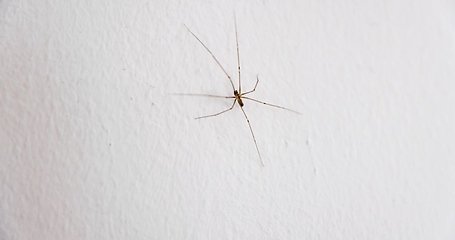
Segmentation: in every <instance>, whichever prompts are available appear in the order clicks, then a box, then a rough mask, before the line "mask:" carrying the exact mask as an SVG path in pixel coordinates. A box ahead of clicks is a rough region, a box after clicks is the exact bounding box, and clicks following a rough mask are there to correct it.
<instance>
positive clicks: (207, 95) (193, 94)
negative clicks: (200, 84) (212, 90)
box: [172, 93, 235, 98]
mask: <svg viewBox="0 0 455 240" xmlns="http://www.w3.org/2000/svg"><path fill="white" fill-rule="evenodd" d="M172 95H180V96H198V97H215V98H235V97H234V96H220V95H212V94H202V93H172Z"/></svg>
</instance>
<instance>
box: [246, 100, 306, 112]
mask: <svg viewBox="0 0 455 240" xmlns="http://www.w3.org/2000/svg"><path fill="white" fill-rule="evenodd" d="M242 98H244V99H248V100H251V101H255V102H258V103H262V104H264V105H267V106H271V107H276V108H281V109H284V110H288V111H291V112H294V113H298V114H301V113H299V112H297V111H294V110H292V109H289V108H285V107H282V106H278V105H274V104H270V103H266V102H262V101H259V100H256V99H254V98H249V97H242Z"/></svg>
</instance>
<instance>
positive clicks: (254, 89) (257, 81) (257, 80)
mask: <svg viewBox="0 0 455 240" xmlns="http://www.w3.org/2000/svg"><path fill="white" fill-rule="evenodd" d="M258 83H259V77H258V75H256V84H255V85H254V88H253V90H251V91H248V92H246V93H242V97H243V95H247V94H249V93H252V92H254V91H256V87H257V86H258Z"/></svg>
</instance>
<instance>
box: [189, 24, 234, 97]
mask: <svg viewBox="0 0 455 240" xmlns="http://www.w3.org/2000/svg"><path fill="white" fill-rule="evenodd" d="M183 25H184V26H185V27H186V30H188V32H190V33H191V35H193V36H194V37H195V38H196V39H197V40H198V41H199V42H200V43H201V44H202V46H204V48H205V49H207V51H208V52H209V53H210V55H212V57H213V59H215V61H216V63H217V64H218V66H220V68H221V69H222V70H223V72H224V74H226V77H227V78H228V79H229V82H230V83H231V86H232V90H233V91H235V87H234V83H233V82H232V79H231V76H229V74H228V73H227V72H226V70H225V69H224V67H223V66H221V63H220V62H219V61H218V59H216V57H215V55H213V53H212V51H210V49H209V48H208V47H207V46H205V44H204V43H203V42H202V41H201V40H200V39H199V38H198V37H196V35H195V34H194V33H193V32H192V31H191V30H190V29H189V28H188V27H187V26H186V25H185V24H183Z"/></svg>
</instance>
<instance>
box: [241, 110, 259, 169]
mask: <svg viewBox="0 0 455 240" xmlns="http://www.w3.org/2000/svg"><path fill="white" fill-rule="evenodd" d="M240 109H242V112H243V115H244V116H245V118H246V122H247V123H248V127H250V132H251V136H253V140H254V145H255V146H256V151H257V152H258V155H259V159H261V163H262V165H263V166H265V163H264V161H263V160H262V157H261V153H260V152H259V147H258V143H257V142H256V137H254V133H253V128H251V124H250V119H248V116H247V115H246V113H245V110H243V107H240Z"/></svg>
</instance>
